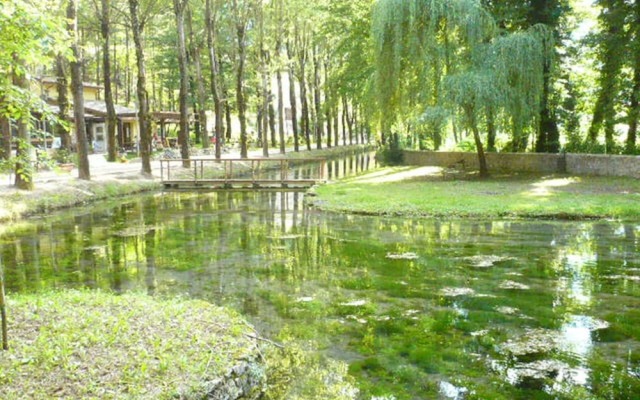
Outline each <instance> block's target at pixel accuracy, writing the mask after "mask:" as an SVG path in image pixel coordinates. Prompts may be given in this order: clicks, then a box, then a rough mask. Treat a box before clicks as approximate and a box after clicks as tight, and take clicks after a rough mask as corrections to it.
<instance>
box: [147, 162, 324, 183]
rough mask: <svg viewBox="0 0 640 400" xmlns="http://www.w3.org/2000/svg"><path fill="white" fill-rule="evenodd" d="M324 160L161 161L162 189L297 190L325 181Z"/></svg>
mask: <svg viewBox="0 0 640 400" xmlns="http://www.w3.org/2000/svg"><path fill="white" fill-rule="evenodd" d="M325 166H326V160H325V159H324V158H296V159H288V158H222V159H213V158H192V159H189V160H182V159H162V160H160V177H161V180H162V183H163V185H164V186H165V188H169V189H177V190H199V189H205V190H206V189H248V188H250V189H298V190H304V189H306V188H309V187H311V186H313V185H315V184H316V183H318V182H320V181H323V180H324V171H325Z"/></svg>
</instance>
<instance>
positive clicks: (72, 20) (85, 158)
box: [67, 0, 91, 180]
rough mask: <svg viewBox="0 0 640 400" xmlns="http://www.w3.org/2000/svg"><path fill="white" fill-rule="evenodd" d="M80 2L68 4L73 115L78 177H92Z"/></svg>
mask: <svg viewBox="0 0 640 400" xmlns="http://www.w3.org/2000/svg"><path fill="white" fill-rule="evenodd" d="M77 12H78V4H77V3H76V0H69V3H68V4H67V20H68V21H69V33H70V34H71V36H72V38H73V42H72V49H73V56H74V59H73V60H72V61H71V92H72V94H73V117H74V125H75V137H76V149H77V152H78V178H79V179H83V180H90V179H91V171H90V169H89V144H88V140H87V129H86V125H85V120H84V87H83V79H82V53H81V52H80V38H79V33H78V14H77Z"/></svg>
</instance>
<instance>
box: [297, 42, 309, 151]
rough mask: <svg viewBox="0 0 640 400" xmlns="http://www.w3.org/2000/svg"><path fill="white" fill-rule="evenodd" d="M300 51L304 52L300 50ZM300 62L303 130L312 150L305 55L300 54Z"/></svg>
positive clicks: (307, 143) (299, 78)
mask: <svg viewBox="0 0 640 400" xmlns="http://www.w3.org/2000/svg"><path fill="white" fill-rule="evenodd" d="M300 52H301V53H302V52H304V51H303V50H300ZM298 62H299V70H300V71H299V72H300V76H299V77H298V82H300V108H301V110H300V112H301V113H302V116H301V130H302V134H303V135H304V141H305V144H306V145H307V150H311V133H310V127H309V124H310V122H311V121H310V119H309V103H308V102H307V79H306V72H305V64H306V61H305V57H304V56H303V55H299V56H298Z"/></svg>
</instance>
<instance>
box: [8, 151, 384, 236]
mask: <svg viewBox="0 0 640 400" xmlns="http://www.w3.org/2000/svg"><path fill="white" fill-rule="evenodd" d="M368 150H371V151H372V150H373V147H372V146H365V145H355V146H347V147H342V146H340V147H333V148H331V149H322V150H311V151H301V152H298V153H296V152H293V151H290V152H288V153H286V154H284V155H280V154H278V153H277V152H276V151H277V150H276V151H272V153H271V157H287V158H291V159H296V158H300V157H326V158H333V157H341V156H344V155H347V154H355V153H358V152H362V151H368ZM261 151H262V150H254V151H252V153H251V156H252V157H260V155H261V154H262V153H261ZM205 157H206V156H205ZM234 157H238V154H237V152H235V151H231V152H229V153H226V154H225V155H224V157H223V158H234ZM90 166H91V180H90V181H84V180H80V179H78V178H77V170H72V171H71V172H67V171H44V172H39V173H36V176H35V177H34V183H35V189H34V190H32V191H23V190H18V189H16V188H14V187H13V186H12V184H11V177H9V176H7V175H2V176H0V223H3V222H10V221H16V220H19V219H21V218H25V217H29V216H33V215H42V214H46V213H49V212H51V211H54V210H59V209H64V208H71V207H75V206H79V205H87V204H91V203H95V202H97V201H101V200H108V199H114V198H119V197H123V196H127V195H132V194H136V193H141V192H149V191H159V190H162V185H161V183H160V162H159V161H158V160H154V161H152V165H151V167H152V172H153V176H152V177H151V178H149V177H145V176H144V175H142V174H141V173H140V171H141V164H140V161H139V160H132V161H130V162H128V163H126V164H123V163H109V162H107V161H106V160H105V158H104V155H102V154H94V155H91V159H90Z"/></svg>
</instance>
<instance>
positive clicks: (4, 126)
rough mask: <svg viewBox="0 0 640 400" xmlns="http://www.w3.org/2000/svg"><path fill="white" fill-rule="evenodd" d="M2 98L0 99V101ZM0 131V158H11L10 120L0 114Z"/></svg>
mask: <svg viewBox="0 0 640 400" xmlns="http://www.w3.org/2000/svg"><path fill="white" fill-rule="evenodd" d="M1 101H2V99H0V102H1ZM0 132H1V133H2V148H1V149H0V160H8V159H10V158H11V141H12V139H11V122H10V121H9V118H7V117H5V116H1V115H0Z"/></svg>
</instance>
